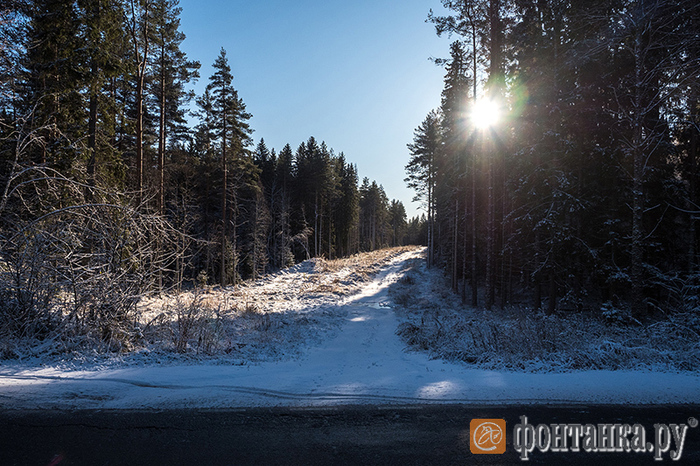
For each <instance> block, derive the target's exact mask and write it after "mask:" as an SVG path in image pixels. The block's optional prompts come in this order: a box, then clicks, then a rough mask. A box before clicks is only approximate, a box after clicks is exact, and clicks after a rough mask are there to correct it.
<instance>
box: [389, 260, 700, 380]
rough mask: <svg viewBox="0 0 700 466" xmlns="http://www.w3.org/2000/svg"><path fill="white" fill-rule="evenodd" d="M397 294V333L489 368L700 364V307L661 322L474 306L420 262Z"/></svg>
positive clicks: (396, 287) (393, 290)
mask: <svg viewBox="0 0 700 466" xmlns="http://www.w3.org/2000/svg"><path fill="white" fill-rule="evenodd" d="M409 267H410V268H409V270H407V272H406V273H405V275H404V277H403V278H402V279H400V280H399V281H397V282H396V283H395V284H393V285H392V286H391V287H390V289H389V293H390V294H391V296H392V299H393V301H394V303H395V304H396V305H397V306H396V307H395V311H396V313H397V315H398V316H399V318H400V320H402V323H401V324H400V325H399V328H398V330H397V334H398V335H399V336H400V337H401V338H402V339H403V340H404V341H405V342H406V344H407V345H408V346H409V347H411V348H413V349H415V350H420V351H426V352H428V353H429V354H430V355H431V357H436V358H445V359H448V360H460V361H464V362H466V363H469V364H475V365H477V366H478V367H482V368H488V369H503V368H507V369H515V370H527V371H566V370H580V369H612V370H617V369H655V370H673V371H675V370H684V371H685V370H690V371H696V370H698V369H699V368H700V313H698V312H697V311H696V312H685V313H678V314H675V315H669V316H667V317H666V318H664V319H663V320H659V321H655V322H647V323H645V324H641V323H630V322H611V321H610V320H609V319H606V318H605V315H604V314H603V312H601V313H600V314H599V315H595V314H586V313H566V314H556V315H545V314H544V313H542V312H536V311H534V310H532V309H528V308H525V307H514V308H510V309H505V310H498V309H494V310H493V311H487V310H484V309H472V308H470V307H465V306H463V305H462V304H461V302H460V300H459V297H458V296H456V295H455V294H454V293H452V291H451V290H450V289H449V287H448V285H447V281H446V279H445V277H444V276H443V275H442V274H441V272H440V271H439V270H428V269H427V268H426V267H425V265H424V261H420V260H417V261H413V263H412V264H409Z"/></svg>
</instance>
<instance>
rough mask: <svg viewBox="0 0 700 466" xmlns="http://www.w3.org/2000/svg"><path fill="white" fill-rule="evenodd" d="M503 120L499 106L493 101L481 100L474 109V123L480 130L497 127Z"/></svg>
mask: <svg viewBox="0 0 700 466" xmlns="http://www.w3.org/2000/svg"><path fill="white" fill-rule="evenodd" d="M500 118H501V111H500V108H499V106H498V104H497V103H496V102H495V101H493V100H491V99H481V100H479V101H477V102H476V103H475V104H474V107H473V109H472V123H473V124H474V126H476V127H477V128H479V129H487V128H491V127H492V126H494V125H496V124H497V123H498V121H499V120H500Z"/></svg>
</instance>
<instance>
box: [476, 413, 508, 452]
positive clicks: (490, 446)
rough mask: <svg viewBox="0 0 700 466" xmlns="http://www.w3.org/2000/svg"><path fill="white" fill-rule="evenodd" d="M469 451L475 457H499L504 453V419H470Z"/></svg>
mask: <svg viewBox="0 0 700 466" xmlns="http://www.w3.org/2000/svg"><path fill="white" fill-rule="evenodd" d="M469 449H470V450H471V452H472V453H474V454H476V455H501V454H503V453H505V452H506V421H505V420H504V419H472V422H471V423H469Z"/></svg>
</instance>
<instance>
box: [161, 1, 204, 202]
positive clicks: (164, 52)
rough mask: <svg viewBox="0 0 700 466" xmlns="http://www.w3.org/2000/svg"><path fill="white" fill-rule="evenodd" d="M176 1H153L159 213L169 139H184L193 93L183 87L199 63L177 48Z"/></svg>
mask: <svg viewBox="0 0 700 466" xmlns="http://www.w3.org/2000/svg"><path fill="white" fill-rule="evenodd" d="M178 3H179V0H154V2H153V5H152V12H151V15H152V17H153V26H152V31H153V44H152V47H153V56H152V73H153V75H154V79H153V81H152V86H151V87H152V90H151V92H152V94H153V97H154V98H155V101H156V102H157V107H158V136H157V140H158V211H159V212H160V213H161V214H163V212H164V209H165V152H166V147H167V143H168V136H171V137H172V138H173V139H174V140H177V139H182V138H183V137H184V136H186V133H187V130H186V128H185V127H184V124H185V123H186V120H185V109H184V105H186V104H187V103H188V102H189V100H191V98H192V93H191V92H187V91H185V85H186V84H187V83H188V82H190V81H192V80H193V79H196V78H198V77H199V72H198V69H199V67H200V65H199V63H198V62H192V61H188V60H187V57H186V55H185V53H184V52H183V51H182V50H181V49H180V44H181V43H182V41H183V40H184V39H185V35H184V34H183V33H182V32H181V31H180V30H179V27H180V18H179V16H180V13H181V11H182V9H181V8H179V7H178Z"/></svg>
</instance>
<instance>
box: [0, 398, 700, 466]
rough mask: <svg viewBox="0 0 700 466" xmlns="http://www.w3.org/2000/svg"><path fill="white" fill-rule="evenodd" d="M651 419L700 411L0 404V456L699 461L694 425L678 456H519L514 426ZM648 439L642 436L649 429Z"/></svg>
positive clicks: (269, 461) (78, 461)
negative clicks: (473, 431) (497, 434)
mask: <svg viewBox="0 0 700 466" xmlns="http://www.w3.org/2000/svg"><path fill="white" fill-rule="evenodd" d="M521 415H526V416H527V417H528V419H529V422H530V423H532V424H535V425H536V424H540V423H544V424H552V423H579V424H585V423H592V424H599V423H628V424H635V423H639V424H642V425H644V427H645V428H646V429H647V435H648V437H651V436H653V430H654V428H653V424H655V423H665V424H668V423H687V422H688V419H689V418H691V417H694V418H697V419H700V405H687V406H653V407H621V406H591V407H585V406H569V407H566V406H563V407H561V406H560V407H547V406H532V405H528V406H507V407H499V406H491V407H489V406H468V405H446V406H445V405H432V406H431V405H428V406H344V407H332V408H253V409H230V410H164V411H90V410H81V411H2V410H0V464H1V465H61V466H67V465H161V464H162V465H196V464H205V465H247V464H256V465H257V464H259V465H276V464H280V465H284V464H294V465H334V464H362V465H371V464H396V465H404V464H408V465H410V464H416V465H442V464H450V465H452V464H454V465H465V464H595V465H605V464H612V465H616V466H617V465H625V464H663V463H668V464H700V427H697V428H693V429H689V431H688V434H687V437H686V444H685V448H684V452H683V456H682V458H681V461H671V460H670V459H669V457H668V454H666V455H665V456H664V462H663V463H659V462H655V461H653V455H652V454H650V453H636V454H635V453H597V454H594V453H584V452H579V453H572V452H568V453H551V452H549V453H540V452H537V451H535V452H533V453H532V454H531V455H530V458H531V459H530V461H528V462H527V463H524V462H521V461H520V458H519V456H518V454H517V452H516V451H515V450H514V448H513V438H512V436H513V427H514V426H515V425H516V424H517V423H518V422H519V418H520V416H521ZM473 418H500V419H505V420H506V422H507V450H506V453H505V454H503V455H473V454H472V453H471V452H470V451H469V440H468V438H469V430H468V429H469V422H470V421H471V419H473ZM648 439H649V438H648Z"/></svg>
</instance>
